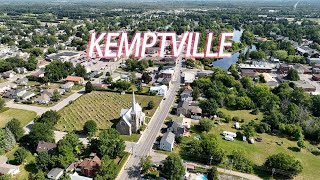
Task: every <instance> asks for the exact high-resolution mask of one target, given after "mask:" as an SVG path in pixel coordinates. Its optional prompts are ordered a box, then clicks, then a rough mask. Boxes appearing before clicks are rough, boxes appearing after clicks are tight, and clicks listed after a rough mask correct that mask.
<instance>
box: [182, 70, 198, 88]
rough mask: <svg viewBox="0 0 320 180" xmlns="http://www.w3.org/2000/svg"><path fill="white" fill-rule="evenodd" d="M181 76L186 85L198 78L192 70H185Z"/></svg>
mask: <svg viewBox="0 0 320 180" xmlns="http://www.w3.org/2000/svg"><path fill="white" fill-rule="evenodd" d="M181 77H182V82H183V83H184V84H186V85H190V84H191V83H192V82H193V81H194V80H195V79H196V75H195V74H194V73H191V72H183V73H182V75H181Z"/></svg>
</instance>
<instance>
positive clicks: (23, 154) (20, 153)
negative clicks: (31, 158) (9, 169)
mask: <svg viewBox="0 0 320 180" xmlns="http://www.w3.org/2000/svg"><path fill="white" fill-rule="evenodd" d="M13 156H14V160H15V161H16V163H17V164H21V163H23V161H24V160H25V159H26V158H27V156H28V151H27V150H26V149H24V148H19V149H18V150H17V151H16V152H15V153H14V154H13Z"/></svg>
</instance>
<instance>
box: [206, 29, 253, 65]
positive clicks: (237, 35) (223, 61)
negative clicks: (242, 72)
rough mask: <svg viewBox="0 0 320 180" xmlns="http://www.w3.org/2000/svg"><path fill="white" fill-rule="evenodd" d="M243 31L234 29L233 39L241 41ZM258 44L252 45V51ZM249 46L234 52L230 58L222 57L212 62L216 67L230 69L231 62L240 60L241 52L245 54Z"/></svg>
mask: <svg viewBox="0 0 320 180" xmlns="http://www.w3.org/2000/svg"><path fill="white" fill-rule="evenodd" d="M242 33H243V30H240V31H239V30H234V31H233V37H232V40H234V41H235V42H240V37H241V35H242ZM256 49H257V48H256V46H254V45H252V46H251V47H250V51H251V50H256ZM247 50H248V48H245V49H244V50H242V51H239V52H236V53H234V54H232V56H231V57H229V58H222V59H218V60H217V61H213V62H212V65H213V66H214V67H220V68H223V69H226V70H227V69H229V67H230V66H231V64H233V63H236V62H237V61H238V58H239V56H240V53H241V52H243V53H244V54H245V53H246V52H247Z"/></svg>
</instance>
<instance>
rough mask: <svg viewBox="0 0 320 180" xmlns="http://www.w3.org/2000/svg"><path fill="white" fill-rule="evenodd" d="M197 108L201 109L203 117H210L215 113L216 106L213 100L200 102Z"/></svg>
mask: <svg viewBox="0 0 320 180" xmlns="http://www.w3.org/2000/svg"><path fill="white" fill-rule="evenodd" d="M199 107H200V108H201V109H202V113H203V114H204V115H205V116H207V117H210V116H213V115H215V114H216V113H217V109H218V104H217V102H216V101H215V100H213V99H209V100H201V101H200V104H199Z"/></svg>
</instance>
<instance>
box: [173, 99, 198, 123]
mask: <svg viewBox="0 0 320 180" xmlns="http://www.w3.org/2000/svg"><path fill="white" fill-rule="evenodd" d="M198 105H199V103H198V102H197V101H181V102H180V103H179V104H178V107H177V115H178V116H180V115H183V116H185V117H189V118H192V119H197V120H198V119H201V115H202V110H201V108H200V107H199V106H198Z"/></svg>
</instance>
